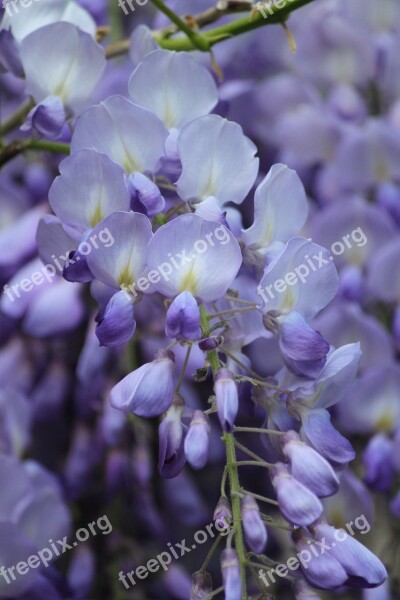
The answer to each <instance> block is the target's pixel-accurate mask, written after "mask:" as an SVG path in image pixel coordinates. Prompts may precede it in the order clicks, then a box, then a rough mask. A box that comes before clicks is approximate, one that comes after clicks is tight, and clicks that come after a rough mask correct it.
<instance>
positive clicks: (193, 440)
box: [185, 410, 210, 469]
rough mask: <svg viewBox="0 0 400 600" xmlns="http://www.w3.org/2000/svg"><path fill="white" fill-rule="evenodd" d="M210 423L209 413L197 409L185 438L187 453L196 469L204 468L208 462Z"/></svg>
mask: <svg viewBox="0 0 400 600" xmlns="http://www.w3.org/2000/svg"><path fill="white" fill-rule="evenodd" d="M209 433H210V424H209V421H208V417H207V415H205V414H204V413H203V412H202V411H201V410H195V411H194V414H193V417H192V420H191V422H190V426H189V431H188V432H187V435H186V438H185V454H186V458H187V460H188V462H189V463H190V464H191V465H192V467H193V468H194V469H202V468H203V467H204V465H205V464H206V462H207V457H208V446H209V441H210V438H209Z"/></svg>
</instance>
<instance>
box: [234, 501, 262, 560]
mask: <svg viewBox="0 0 400 600" xmlns="http://www.w3.org/2000/svg"><path fill="white" fill-rule="evenodd" d="M241 509H242V522H243V529H244V537H245V540H246V544H247V545H248V547H249V548H250V550H252V551H253V552H256V553H257V554H262V553H263V552H264V550H265V546H266V545H267V540H268V534H267V528H266V527H265V524H264V522H263V520H262V519H261V516H260V510H259V508H258V505H257V502H256V501H255V499H254V498H253V496H252V495H251V494H246V496H245V497H244V498H242V502H241Z"/></svg>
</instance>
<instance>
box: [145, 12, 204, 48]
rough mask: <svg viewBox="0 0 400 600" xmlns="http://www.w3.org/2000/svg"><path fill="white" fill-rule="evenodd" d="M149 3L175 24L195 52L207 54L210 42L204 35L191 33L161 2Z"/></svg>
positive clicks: (183, 22)
mask: <svg viewBox="0 0 400 600" xmlns="http://www.w3.org/2000/svg"><path fill="white" fill-rule="evenodd" d="M151 2H152V3H153V4H154V6H156V7H157V8H158V9H159V10H161V12H163V13H164V14H165V15H166V16H167V17H168V18H169V19H170V21H172V23H175V25H176V26H177V27H178V28H179V29H180V30H181V31H183V33H185V34H186V36H187V37H186V39H187V40H188V42H190V43H191V44H192V47H193V48H194V49H196V48H197V50H201V51H202V52H208V50H209V49H210V42H209V41H208V40H207V39H206V38H205V37H204V35H202V34H200V33H197V32H196V31H193V29H191V28H190V27H189V25H188V24H187V23H185V21H183V20H182V19H181V18H180V17H178V15H177V14H175V13H174V11H173V10H171V9H170V8H169V7H168V6H166V5H165V4H164V2H163V1H162V0H151Z"/></svg>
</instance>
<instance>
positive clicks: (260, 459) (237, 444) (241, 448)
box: [235, 440, 264, 462]
mask: <svg viewBox="0 0 400 600" xmlns="http://www.w3.org/2000/svg"><path fill="white" fill-rule="evenodd" d="M235 446H236V448H238V449H239V450H241V451H242V452H244V453H245V454H247V455H248V456H251V458H254V460H258V461H261V462H264V459H263V458H261V456H258V454H256V453H255V452H253V451H252V450H249V448H246V446H243V444H240V443H239V442H238V441H237V440H235Z"/></svg>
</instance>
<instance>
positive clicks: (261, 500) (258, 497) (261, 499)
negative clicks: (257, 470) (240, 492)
mask: <svg viewBox="0 0 400 600" xmlns="http://www.w3.org/2000/svg"><path fill="white" fill-rule="evenodd" d="M245 493H246V494H250V495H251V496H253V497H254V498H255V499H256V500H259V501H260V502H267V503H268V504H274V505H275V506H279V503H278V502H277V501H276V500H272V498H266V497H265V496H260V494H254V492H245Z"/></svg>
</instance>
